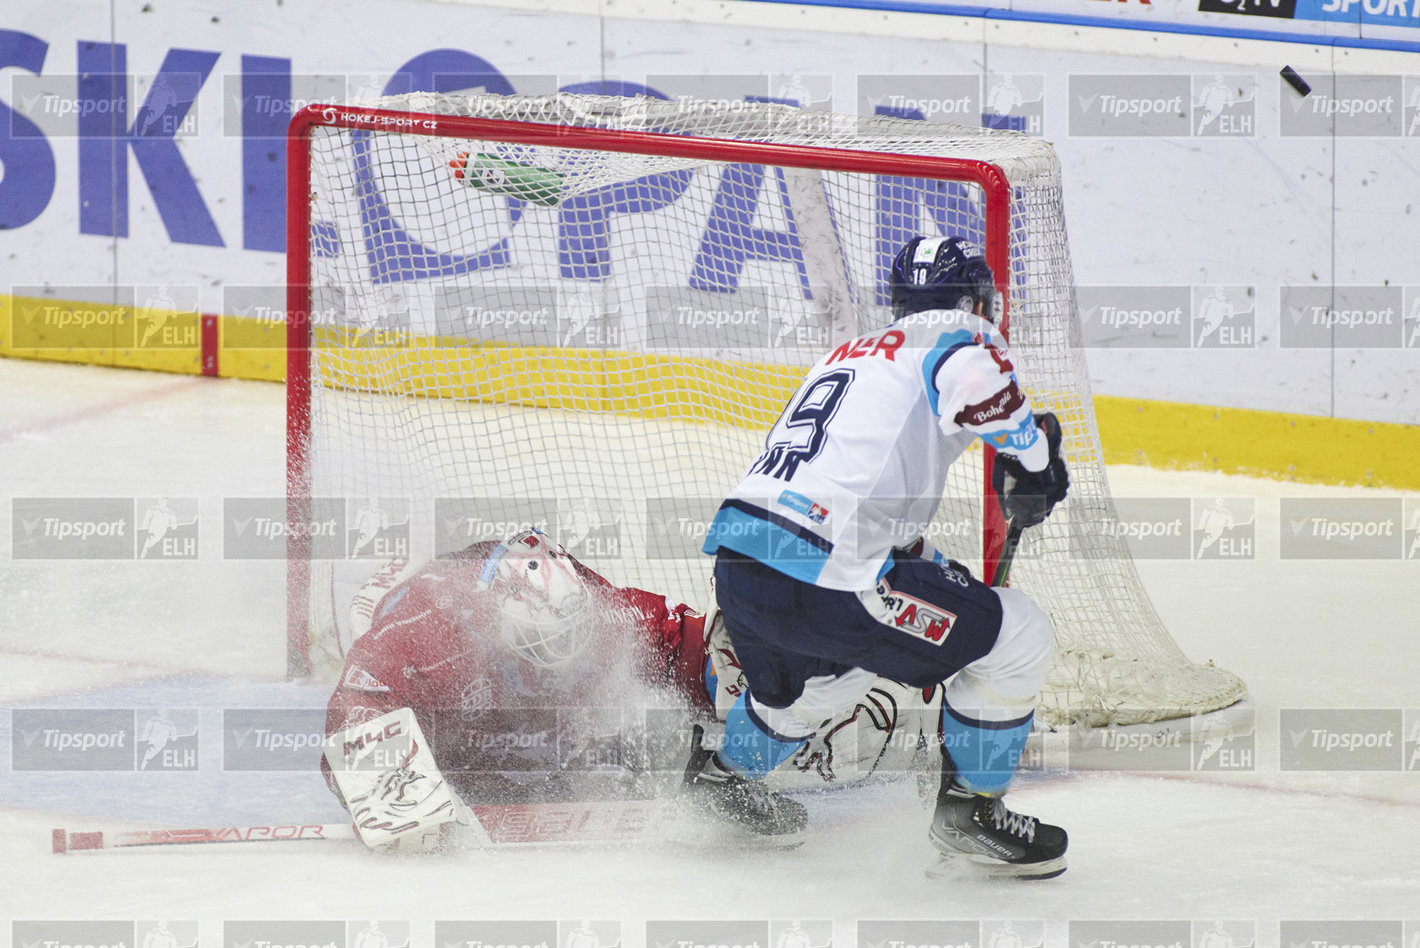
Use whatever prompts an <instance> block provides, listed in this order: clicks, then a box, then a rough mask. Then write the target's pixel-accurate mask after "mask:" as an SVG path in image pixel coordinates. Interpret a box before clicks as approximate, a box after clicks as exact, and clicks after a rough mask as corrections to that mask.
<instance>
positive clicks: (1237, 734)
mask: <svg viewBox="0 0 1420 948" xmlns="http://www.w3.org/2000/svg"><path fill="white" fill-rule="evenodd" d="M1189 726H1190V727H1191V728H1192V741H1191V742H1190V747H1191V748H1192V751H1193V754H1192V756H1193V769H1194V770H1207V771H1234V770H1237V771H1249V770H1253V769H1255V768H1256V766H1257V727H1256V719H1255V717H1254V714H1253V712H1251V711H1246V712H1238V713H1236V714H1235V715H1233V716H1231V717H1229V716H1224V715H1222V714H1200V715H1197V716H1195V717H1193V718H1190V719H1189Z"/></svg>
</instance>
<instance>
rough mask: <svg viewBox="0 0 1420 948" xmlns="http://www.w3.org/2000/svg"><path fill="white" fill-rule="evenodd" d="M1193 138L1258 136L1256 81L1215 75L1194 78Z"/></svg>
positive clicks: (1253, 78)
mask: <svg viewBox="0 0 1420 948" xmlns="http://www.w3.org/2000/svg"><path fill="white" fill-rule="evenodd" d="M1193 134H1194V135H1197V136H1200V137H1222V138H1251V137H1253V136H1255V135H1256V134H1257V78H1256V77H1255V76H1252V75H1248V74H1228V75H1224V74H1221V73H1215V74H1213V75H1207V76H1194V77H1193Z"/></svg>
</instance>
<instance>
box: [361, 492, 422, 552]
mask: <svg viewBox="0 0 1420 948" xmlns="http://www.w3.org/2000/svg"><path fill="white" fill-rule="evenodd" d="M409 506H410V504H409V500H408V498H404V497H366V498H363V499H359V500H357V499H355V498H349V499H347V500H346V502H345V517H346V519H345V522H346V524H347V525H348V526H347V527H346V530H345V555H346V557H347V558H348V559H352V560H363V559H376V560H388V559H393V558H394V557H397V556H408V555H409V531H410V519H411V518H410V515H409Z"/></svg>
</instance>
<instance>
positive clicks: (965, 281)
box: [892, 237, 996, 322]
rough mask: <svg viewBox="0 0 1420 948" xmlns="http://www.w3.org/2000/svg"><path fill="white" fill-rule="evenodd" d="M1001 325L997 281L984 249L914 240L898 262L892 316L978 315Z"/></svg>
mask: <svg viewBox="0 0 1420 948" xmlns="http://www.w3.org/2000/svg"><path fill="white" fill-rule="evenodd" d="M978 303H980V304H982V306H981V315H983V316H985V317H986V318H987V319H989V320H991V321H992V322H995V306H996V281H995V279H994V277H993V275H992V273H991V268H990V267H989V266H987V264H986V257H985V255H983V254H982V252H981V249H980V248H979V247H977V246H976V245H975V244H974V243H972V242H971V241H970V240H967V239H966V238H964V237H914V238H912V239H911V240H909V241H908V242H907V245H906V246H904V247H903V248H902V249H901V250H900V251H898V254H897V257H896V258H895V259H894V260H893V262H892V315H893V319H901V318H902V317H904V316H910V315H911V314H913V313H920V312H922V311H923V310H928V309H964V310H966V311H968V312H973V311H975V308H976V305H977V304H978Z"/></svg>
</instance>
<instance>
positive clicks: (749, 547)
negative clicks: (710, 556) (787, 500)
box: [701, 505, 833, 584]
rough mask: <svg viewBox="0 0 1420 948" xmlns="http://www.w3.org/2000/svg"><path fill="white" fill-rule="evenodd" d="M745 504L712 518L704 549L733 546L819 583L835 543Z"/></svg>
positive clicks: (727, 508) (792, 574)
mask: <svg viewBox="0 0 1420 948" xmlns="http://www.w3.org/2000/svg"><path fill="white" fill-rule="evenodd" d="M744 506H748V505H740V506H734V507H731V506H725V507H721V508H720V511H719V513H717V514H715V519H714V520H712V521H711V522H710V529H709V530H708V531H707V532H706V534H705V545H704V546H703V547H701V551H702V552H704V553H715V552H716V551H718V550H720V549H721V548H726V549H731V550H734V551H735V552H736V553H743V554H744V555H745V556H748V557H749V558H751V559H755V560H759V562H761V563H763V564H764V565H765V566H768V567H771V568H773V569H776V570H778V571H779V572H781V573H783V574H784V575H785V576H789V577H792V578H793V579H797V580H801V581H803V582H806V583H811V584H812V583H817V582H818V578H819V576H820V574H822V573H823V568H824V567H825V566H826V565H828V557H829V554H830V553H831V552H832V550H833V545H832V544H831V543H828V541H826V540H823V539H822V538H821V537H817V536H813V535H812V534H809V537H811V538H812V539H810V538H809V537H806V536H805V535H804V534H796V533H793V532H791V531H790V530H788V529H786V528H785V527H784V526H781V525H780V524H778V523H774V522H772V521H770V520H767V519H764V518H763V517H758V516H755V515H753V514H751V513H749V512H747V511H746V510H744V509H743V507H744ZM805 534H807V531H805ZM815 541H817V542H815Z"/></svg>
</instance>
